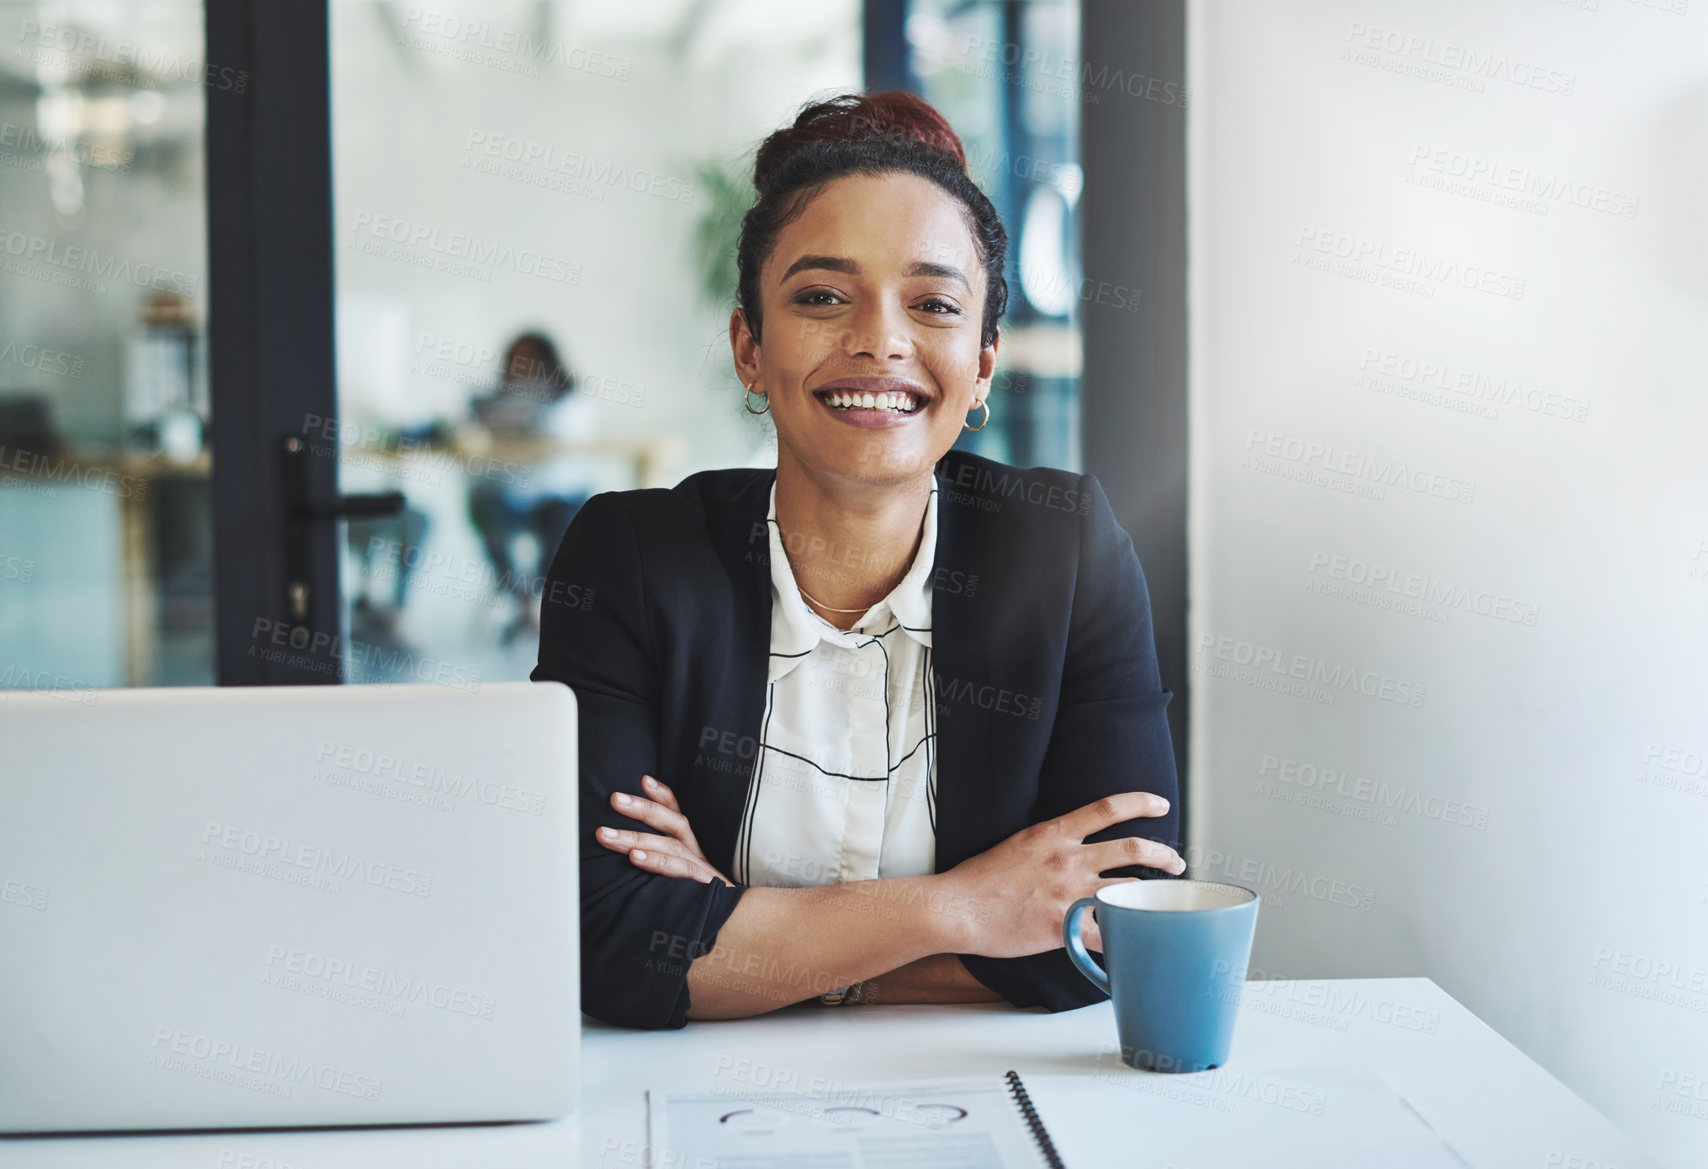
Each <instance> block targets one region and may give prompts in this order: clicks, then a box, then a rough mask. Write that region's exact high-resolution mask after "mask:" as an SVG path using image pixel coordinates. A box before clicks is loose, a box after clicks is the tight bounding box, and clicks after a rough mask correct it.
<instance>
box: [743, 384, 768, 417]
mask: <svg viewBox="0 0 1708 1169" xmlns="http://www.w3.org/2000/svg"><path fill="white" fill-rule="evenodd" d="M758 384H759V383H758V382H754V383H753V386H756V385H758ZM753 386H747V387H746V390H747V393H746V394H744V395H743V396H742V399H741V404H742V405H743V406H745V407H747V412H748V413H749V414H769V413H770V412H771V397H770V395H768V394H760V395H759V396H760V397H761V398H764V399H765V409H763V410H755V409H754V408H753Z"/></svg>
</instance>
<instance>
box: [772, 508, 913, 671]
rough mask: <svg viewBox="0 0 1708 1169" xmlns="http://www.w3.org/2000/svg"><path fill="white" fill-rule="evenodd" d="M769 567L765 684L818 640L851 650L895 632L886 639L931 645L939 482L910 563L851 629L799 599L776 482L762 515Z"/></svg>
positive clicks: (804, 653)
mask: <svg viewBox="0 0 1708 1169" xmlns="http://www.w3.org/2000/svg"><path fill="white" fill-rule="evenodd" d="M765 526H766V528H767V529H768V533H769V540H770V562H771V666H770V671H769V675H770V677H769V680H770V681H772V682H775V681H776V680H777V679H779V678H781V677H782V676H783V675H785V674H787V673H788V672H789V671H790V670H792V669H794V668H795V666H796V665H798V664H799V663H800V661H801V659H802V658H803V657H805V656H806V655H807V654H808V653H810V652H812V649H813V647H814V646H816V645H818V643H819V642H820V641H828V642H830V643H831V644H832V645H840V646H845V647H847V648H850V649H853V648H857V647H859V646H861V645H864V644H866V643H867V642H869V641H870V640H871V639H872V637H873V636H874V635H877V634H883V633H884V632H885V631H886V630H890V629H892V628H894V627H895V626H896V625H897V624H898V623H899V625H900V628H899V629H895V632H894V633H891V634H890V636H892V637H896V636H904V637H911V638H912V639H913V640H914V641H916V642H918V643H919V644H920V645H923V646H927V647H929V646H930V645H931V582H932V569H933V566H934V564H935V561H936V556H937V481H936V478H935V477H933V479H932V482H931V494H930V496H929V497H928V498H927V499H926V501H925V519H924V523H923V526H922V529H921V532H920V537H919V550H918V551H917V552H915V553H914V556H913V564H912V565H911V566H909V568H908V570H907V575H905V576H903V577H902V578H901V580H900V581H898V582H897V583H896V586H895V587H894V588H893V589H891V590H890V592H889V595H888V596H886V597H884V599H883V600H881V601H879V602H878V603H877V604H875V605H873V606H872V607H871V608H870V609H868V610H867V611H866V612H865V613H863V614H861V616H860V619H859V620H858V621H856V622H855V623H854V627H853V628H852V629H848V630H843V629H838V628H837V627H836V626H834V625H832V624H831V623H830V622H828V621H826V620H825V619H824V618H823V617H820V616H819V615H818V614H817V613H815V612H814V611H813V610H812V609H811V608H810V607H808V605H807V603H806V601H805V600H804V599H803V598H802V597H801V593H800V588H799V586H797V585H796V583H795V573H794V569H793V567H792V566H791V565H790V564H789V558H788V556H787V555H786V554H785V552H784V549H783V539H782V535H781V529H780V528H779V527H778V525H777V481H776V479H775V478H773V479H772V481H771V496H770V501H769V503H768V505H767V508H766V512H765Z"/></svg>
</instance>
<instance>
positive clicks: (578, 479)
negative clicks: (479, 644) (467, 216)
mask: <svg viewBox="0 0 1708 1169" xmlns="http://www.w3.org/2000/svg"><path fill="white" fill-rule="evenodd" d="M470 410H471V412H472V414H473V420H474V424H475V426H476V427H477V429H479V430H482V431H484V432H485V433H486V436H487V437H488V438H489V439H490V440H491V449H492V454H493V457H492V458H491V459H489V460H487V461H486V462H485V463H483V464H482V467H483V469H482V471H481V472H480V473H478V474H474V475H473V476H472V477H471V482H470V484H469V498H468V506H469V519H470V520H471V521H472V522H473V524H474V528H475V531H476V533H478V534H479V536H480V541H481V545H482V547H483V548H485V550H486V556H487V559H488V560H489V561H490V562H491V565H492V569H493V572H494V574H495V578H496V579H495V587H496V588H497V590H498V592H499V594H500V595H501V596H503V597H507V598H509V601H510V603H511V604H512V605H513V606H514V613H513V614H512V615H511V617H510V618H509V620H508V621H506V623H505V625H504V630H503V633H502V634H501V635H500V640H501V642H502V643H503V644H504V645H509V644H510V643H511V642H513V641H515V640H516V638H517V637H519V636H521V635H522V634H523V633H527V634H529V635H530V636H533V635H535V634H537V633H538V631H539V619H538V615H537V612H536V610H535V607H534V606H535V603H536V601H537V598H538V596H539V591H540V590H539V589H538V588H537V587H534V585H535V584H536V583H537V582H539V581H540V579H541V578H542V576H543V574H544V571H545V568H546V565H547V564H549V563H550V562H551V556H552V553H553V552H554V551H556V549H557V546H558V542H559V541H560V540H562V539H563V533H564V531H565V530H566V529H567V528H568V527H569V521H570V520H571V519H573V518H574V516H575V513H576V511H577V510H578V509H579V508H580V507H581V505H582V504H583V503H584V502H586V500H587V497H588V495H590V494H591V487H590V485H589V482H588V477H587V474H586V471H585V468H584V467H583V466H582V465H581V462H580V460H578V459H577V458H576V457H575V456H574V455H571V454H566V453H564V452H562V451H561V450H559V451H556V452H553V451H551V450H550V449H549V448H550V447H551V446H554V445H557V444H562V443H568V442H573V441H575V440H578V439H583V438H586V437H587V436H588V435H589V434H590V433H591V432H592V430H593V416H592V415H593V402H592V400H591V399H590V398H588V397H587V396H586V395H585V394H578V393H576V392H575V375H574V374H572V373H571V372H570V371H569V369H568V368H566V367H565V365H564V363H563V360H562V358H561V357H560V356H559V354H558V349H557V346H556V345H555V344H553V342H552V340H551V338H550V337H548V336H547V335H546V334H545V333H543V332H540V331H539V330H529V331H527V332H524V333H521V334H520V335H518V336H517V337H516V338H515V339H514V340H512V341H511V342H510V344H509V346H508V347H507V348H506V349H505V351H504V364H503V366H502V367H501V369H500V372H499V380H498V385H497V386H496V387H495V388H494V389H493V390H492V392H491V393H489V394H485V395H482V396H480V397H477V398H475V399H474V400H473V401H472V402H471V403H470ZM542 444H543V445H544V446H545V447H546V448H547V449H546V450H545V451H544V452H543V457H539V458H538V460H537V461H535V456H537V455H541V454H542V452H541V446H542ZM513 456H514V457H513ZM518 464H527V465H521V466H518ZM524 538H528V539H531V540H532V542H533V544H534V551H533V555H532V557H531V558H530V559H529V560H528V561H527V562H526V564H527V566H526V568H525V569H524V568H522V567H521V565H520V563H519V561H518V557H517V551H518V546H519V544H520V543H522V542H523V541H524Z"/></svg>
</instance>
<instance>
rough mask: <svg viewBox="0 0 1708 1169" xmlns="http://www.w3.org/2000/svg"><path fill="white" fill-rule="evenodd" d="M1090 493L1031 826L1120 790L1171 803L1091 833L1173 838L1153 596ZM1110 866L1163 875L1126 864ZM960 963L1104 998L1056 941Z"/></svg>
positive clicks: (1029, 987)
mask: <svg viewBox="0 0 1708 1169" xmlns="http://www.w3.org/2000/svg"><path fill="white" fill-rule="evenodd" d="M1080 489H1081V490H1082V491H1083V492H1085V495H1086V497H1087V498H1088V499H1089V506H1088V507H1087V509H1086V514H1085V517H1084V520H1083V523H1082V527H1081V538H1080V548H1079V563H1078V569H1077V575H1076V579H1075V584H1074V598H1073V609H1072V615H1071V618H1070V623H1069V628H1068V642H1067V652H1066V655H1065V660H1064V663H1063V667H1062V687H1061V698H1060V704H1059V706H1058V707H1057V710H1056V720H1055V725H1054V727H1053V728H1052V730H1051V732H1050V742H1049V746H1048V747H1047V748H1046V750H1045V754H1044V761H1043V765H1042V768H1041V770H1040V774H1039V777H1038V800H1037V803H1036V804H1035V805H1034V806H1033V808H1032V817H1031V822H1032V823H1034V824H1037V823H1040V822H1042V821H1044V820H1048V819H1051V818H1053V817H1055V816H1060V815H1062V814H1064V813H1066V812H1071V811H1073V810H1074V809H1075V808H1080V807H1084V806H1085V805H1086V804H1089V803H1092V802H1093V801H1095V800H1099V799H1101V798H1103V797H1104V796H1107V795H1113V794H1114V793H1116V792H1122V791H1148V792H1154V793H1155V794H1157V795H1159V796H1162V797H1163V798H1164V799H1166V800H1167V801H1168V804H1169V809H1168V814H1167V815H1166V816H1161V817H1157V818H1154V819H1143V820H1129V821H1127V822H1126V823H1123V824H1116V825H1114V826H1113V827H1111V828H1108V829H1105V830H1103V831H1101V832H1097V833H1094V834H1093V835H1091V836H1088V837H1086V839H1087V840H1088V841H1094V842H1095V841H1102V840H1114V839H1116V838H1117V837H1121V836H1144V837H1148V838H1150V839H1151V840H1157V841H1161V842H1162V843H1164V844H1167V845H1169V846H1171V847H1178V841H1177V840H1176V837H1177V835H1178V832H1179V824H1180V799H1179V791H1178V790H1177V788H1178V784H1177V780H1176V776H1175V768H1174V746H1173V740H1172V739H1171V738H1170V736H1169V730H1168V719H1167V715H1166V713H1165V712H1166V710H1167V707H1168V701H1169V699H1170V698H1172V697H1173V693H1172V692H1171V691H1170V690H1169V689H1168V688H1167V687H1165V686H1163V684H1162V676H1161V674H1160V672H1159V671H1158V669H1157V661H1156V638H1155V633H1154V631H1153V629H1152V627H1151V607H1150V595H1149V593H1148V592H1147V591H1146V588H1145V577H1144V572H1143V570H1142V569H1141V568H1140V567H1139V558H1138V555H1137V553H1135V552H1134V551H1133V541H1132V538H1131V537H1129V536H1128V535H1127V532H1126V531H1125V530H1124V529H1123V528H1122V527H1121V525H1120V523H1119V522H1117V521H1116V519H1115V513H1114V511H1113V510H1112V509H1111V508H1110V506H1109V500H1108V497H1107V496H1106V495H1105V494H1104V492H1103V486H1102V484H1100V483H1098V481H1097V479H1096V477H1095V476H1092V475H1085V476H1083V477H1082V478H1081V482H1080ZM1106 875H1112V876H1135V877H1158V876H1163V875H1164V874H1162V873H1161V872H1159V871H1158V870H1156V869H1149V868H1143V867H1140V866H1137V865H1130V866H1126V867H1123V868H1120V869H1112V870H1109V871H1108V873H1106ZM960 957H961V961H962V962H963V963H965V965H966V967H967V970H968V971H969V972H970V973H971V974H972V975H973V977H974V978H976V979H978V980H979V981H980V982H982V983H983V984H984V985H985V986H987V987H989V988H990V989H991V990H994V991H996V992H997V993H998V994H1000V995H1002V997H1003V998H1005V999H1007V1000H1008V1001H1009V1002H1011V1003H1013V1004H1014V1005H1015V1006H1017V1007H1032V1006H1044V1007H1047V1008H1049V1009H1050V1010H1052V1011H1062V1010H1072V1009H1074V1008H1076V1007H1083V1006H1089V1005H1090V1004H1092V1003H1095V1002H1101V1001H1102V1000H1103V999H1105V998H1107V997H1108V996H1107V995H1105V994H1104V993H1103V992H1102V991H1100V990H1098V989H1097V988H1096V987H1095V986H1093V985H1092V984H1091V982H1090V980H1088V979H1087V978H1086V977H1085V976H1084V975H1083V974H1081V973H1080V972H1079V970H1078V969H1077V968H1076V967H1075V966H1074V965H1073V963H1072V962H1071V961H1070V960H1069V959H1068V956H1067V951H1066V950H1065V949H1063V948H1061V947H1060V946H1057V947H1056V948H1055V949H1053V950H1047V951H1045V952H1043V953H1041V954H1029V955H1027V956H1025V957H1020V958H990V957H986V956H983V955H978V954H962V955H961V956H960Z"/></svg>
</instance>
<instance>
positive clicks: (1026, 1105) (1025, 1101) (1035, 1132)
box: [1006, 1070, 1067, 1169]
mask: <svg viewBox="0 0 1708 1169" xmlns="http://www.w3.org/2000/svg"><path fill="white" fill-rule="evenodd" d="M1006 1078H1007V1080H1008V1090H1009V1091H1010V1092H1011V1093H1013V1094H1014V1103H1015V1104H1017V1105H1019V1107H1020V1119H1021V1120H1022V1121H1024V1122H1025V1124H1026V1127H1027V1128H1028V1129H1029V1130H1031V1133H1032V1139H1033V1140H1035V1141H1037V1142H1038V1150H1039V1151H1040V1152H1042V1153H1043V1154H1044V1161H1045V1163H1046V1164H1048V1165H1049V1167H1050V1169H1067V1166H1066V1165H1065V1164H1063V1163H1062V1155H1061V1154H1060V1153H1058V1152H1056V1142H1055V1141H1053V1140H1051V1139H1050V1130H1049V1129H1047V1128H1045V1127H1044V1119H1043V1117H1041V1116H1039V1115H1038V1110H1037V1109H1036V1108H1034V1107H1032V1097H1031V1096H1030V1095H1028V1094H1027V1092H1026V1085H1025V1084H1022V1083H1021V1082H1020V1073H1019V1072H1016V1071H1012V1070H1011V1071H1009V1073H1008V1075H1007V1077H1006Z"/></svg>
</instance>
